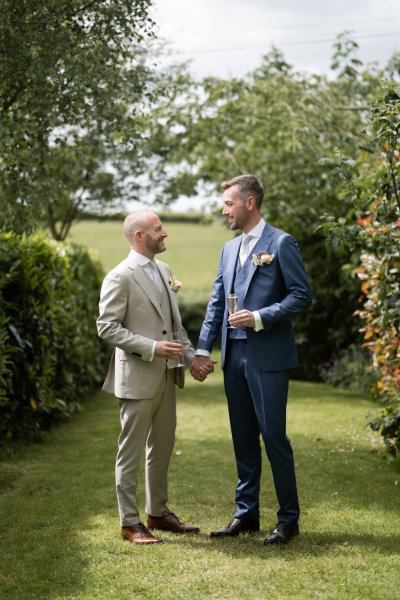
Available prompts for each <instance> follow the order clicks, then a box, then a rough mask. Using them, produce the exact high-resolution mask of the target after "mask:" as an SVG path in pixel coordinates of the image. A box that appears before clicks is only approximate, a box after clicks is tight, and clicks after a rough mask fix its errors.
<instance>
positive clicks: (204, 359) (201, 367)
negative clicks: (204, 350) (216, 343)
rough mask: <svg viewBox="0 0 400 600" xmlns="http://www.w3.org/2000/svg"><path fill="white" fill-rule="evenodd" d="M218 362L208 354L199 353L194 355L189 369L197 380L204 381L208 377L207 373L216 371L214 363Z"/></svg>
mask: <svg viewBox="0 0 400 600" xmlns="http://www.w3.org/2000/svg"><path fill="white" fill-rule="evenodd" d="M216 364H217V363H216V361H215V360H211V358H209V357H208V356H201V355H200V354H197V355H196V356H195V357H194V359H193V362H192V364H191V365H190V369H189V370H190V373H191V375H192V377H193V378H194V379H196V380H197V381H204V380H205V379H206V378H207V375H209V374H210V373H213V372H214V365H216Z"/></svg>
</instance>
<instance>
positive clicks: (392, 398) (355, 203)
mask: <svg viewBox="0 0 400 600" xmlns="http://www.w3.org/2000/svg"><path fill="white" fill-rule="evenodd" d="M399 115H400V88H399V87H398V85H396V84H395V83H394V82H393V83H392V84H390V83H388V87H387V89H386V90H385V92H384V94H383V95H382V96H380V97H379V98H378V99H377V100H376V101H375V102H374V104H373V106H372V110H371V127H370V131H369V136H370V143H369V152H368V153H365V155H362V156H361V157H360V158H359V159H358V161H357V162H355V161H354V162H353V161H351V160H350V161H349V160H346V159H344V158H343V157H341V156H338V161H337V164H336V166H335V170H336V172H337V174H338V177H339V181H340V190H341V194H342V197H343V200H344V203H346V204H348V205H350V207H351V208H352V210H353V213H355V216H356V217H358V218H357V220H356V219H355V218H354V219H352V220H351V219H349V220H348V221H347V220H346V219H341V220H340V219H339V220H336V219H335V218H334V217H332V216H331V217H330V219H328V220H327V221H326V223H325V225H324V228H325V230H326V231H327V233H328V235H329V236H330V239H331V240H333V242H334V243H335V244H336V245H340V244H342V245H344V246H347V247H348V248H349V249H351V250H352V249H354V248H356V249H357V250H358V251H359V252H360V263H359V265H358V267H357V269H355V272H356V274H357V276H358V278H359V279H360V281H361V291H362V295H363V296H362V302H363V306H362V308H361V309H360V310H357V311H356V315H357V316H358V317H359V318H360V319H361V321H362V327H361V329H360V331H361V332H362V334H363V338H364V344H363V345H364V346H365V347H366V348H368V349H369V351H370V361H371V367H373V368H374V369H377V370H378V371H379V373H380V378H379V381H378V382H377V384H376V386H375V390H374V393H375V395H376V396H377V397H379V398H380V399H381V401H382V402H383V403H384V404H385V407H384V409H382V410H381V412H380V414H379V416H378V417H377V418H376V419H374V420H373V421H372V422H371V426H372V427H373V429H375V430H377V429H381V433H382V435H383V437H384V441H385V445H386V448H387V450H388V452H389V453H390V454H391V455H393V456H395V455H396V454H397V452H398V451H399V447H400V408H399V402H400V354H399V347H400V235H399V226H400V152H399V148H400V118H399ZM350 214H351V213H350Z"/></svg>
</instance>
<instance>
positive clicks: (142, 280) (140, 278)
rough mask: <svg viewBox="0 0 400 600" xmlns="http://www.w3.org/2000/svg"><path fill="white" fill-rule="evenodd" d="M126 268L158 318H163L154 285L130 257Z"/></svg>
mask: <svg viewBox="0 0 400 600" xmlns="http://www.w3.org/2000/svg"><path fill="white" fill-rule="evenodd" d="M127 262H128V266H129V268H130V269H132V277H133V279H134V280H135V281H136V283H137V284H138V286H139V287H140V288H142V290H143V291H144V293H145V294H146V296H147V297H148V299H149V300H150V302H151V303H152V304H153V306H154V308H155V309H156V311H157V312H158V313H159V315H160V317H161V318H163V315H162V312H161V306H160V302H159V300H158V298H157V293H156V289H155V285H154V283H153V282H152V281H151V280H150V278H149V277H148V276H147V275H146V273H145V272H144V271H143V269H142V267H141V266H140V265H139V264H138V263H137V262H136V261H135V260H134V258H132V256H131V255H129V256H128V258H127Z"/></svg>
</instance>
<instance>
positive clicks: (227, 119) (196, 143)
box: [149, 35, 383, 377]
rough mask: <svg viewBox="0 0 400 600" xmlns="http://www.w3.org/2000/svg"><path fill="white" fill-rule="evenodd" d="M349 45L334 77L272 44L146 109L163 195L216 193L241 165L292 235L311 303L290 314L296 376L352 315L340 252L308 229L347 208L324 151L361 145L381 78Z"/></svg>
mask: <svg viewBox="0 0 400 600" xmlns="http://www.w3.org/2000/svg"><path fill="white" fill-rule="evenodd" d="M356 49H357V47H356V44H355V43H354V42H352V41H351V40H349V39H348V37H347V36H346V35H343V36H341V37H339V39H338V41H337V44H336V46H335V52H334V56H333V63H334V64H333V66H334V68H335V69H336V77H335V78H334V79H329V78H328V77H325V76H321V75H306V74H302V73H299V72H297V71H295V70H294V69H293V67H291V66H290V65H289V64H288V63H287V62H286V61H285V59H284V57H283V55H282V54H281V53H280V52H279V51H278V50H273V51H272V52H270V53H269V54H268V55H267V56H265V57H264V59H263V62H262V64H261V66H260V67H259V68H258V69H256V70H255V71H254V72H252V73H250V74H249V75H248V76H247V77H245V78H243V79H232V80H221V79H216V78H207V79H205V80H203V81H200V82H193V81H190V79H189V78H188V77H186V78H185V77H183V76H181V79H180V81H181V85H180V86H179V87H178V86H177V87H175V88H174V89H173V91H172V92H171V95H170V98H169V102H168V103H165V104H163V105H160V107H159V109H158V110H157V111H156V112H155V113H154V116H155V118H154V119H153V120H152V130H151V133H150V139H149V155H150V157H151V160H150V165H151V169H150V171H151V173H152V182H156V184H157V185H158V186H159V187H160V197H163V199H164V202H170V201H171V200H173V199H175V198H177V197H178V196H179V195H180V194H186V195H193V194H196V193H199V192H200V193H201V192H202V190H204V189H206V190H207V191H210V190H212V192H215V191H216V189H218V187H219V183H220V182H221V181H222V180H223V179H228V178H230V177H231V176H233V175H237V174H239V173H243V172H251V173H255V174H256V175H257V176H258V177H259V178H260V179H261V180H262V181H263V183H264V185H265V204H264V212H265V216H266V218H267V219H268V220H270V221H271V222H272V223H273V224H274V225H277V226H278V227H282V228H284V229H286V230H288V231H289V232H290V233H292V234H293V235H294V236H295V237H296V238H297V239H298V241H299V243H300V247H301V249H302V253H303V256H304V260H305V262H306V265H307V269H308V271H309V274H310V277H311V282H312V287H313V291H314V297H315V302H314V307H313V310H312V311H309V312H308V313H306V314H305V315H304V316H302V317H301V320H298V321H297V322H296V330H297V338H298V342H299V344H300V347H301V352H302V364H303V371H302V373H298V374H297V375H303V376H305V377H316V376H317V374H318V370H317V366H318V365H319V364H320V363H323V362H325V361H326V360H328V359H329V358H330V356H331V354H332V353H333V352H334V351H335V350H336V349H338V348H341V347H346V346H347V345H348V344H350V342H352V341H353V340H354V338H355V337H356V336H357V331H356V326H355V323H354V320H353V319H352V318H351V314H352V312H353V310H355V308H356V300H357V295H358V289H357V285H356V282H354V280H353V278H352V277H351V274H350V269H348V270H347V271H346V270H343V269H342V268H341V267H342V266H343V265H344V264H346V263H347V262H348V261H349V257H348V255H347V253H345V252H343V253H342V254H341V253H340V252H338V251H336V250H334V249H332V248H327V247H326V244H325V240H324V236H323V235H322V233H321V232H320V231H318V232H315V229H316V228H317V226H318V224H319V223H320V221H319V219H320V215H321V214H322V213H324V212H327V210H328V209H329V211H330V212H331V213H332V214H333V215H335V216H336V217H344V216H345V215H346V213H347V210H348V207H346V206H344V205H343V203H342V202H341V200H340V198H339V197H338V194H337V190H336V187H335V181H334V174H333V173H332V172H331V171H330V170H329V168H327V166H326V164H325V163H324V161H323V158H325V157H329V156H331V157H332V156H334V155H335V152H336V150H335V149H337V150H338V151H340V152H343V153H345V154H348V155H351V156H357V155H358V154H359V153H360V152H361V150H360V147H362V146H363V144H364V143H365V136H363V134H362V133H361V132H362V129H363V126H364V123H365V120H366V114H367V108H368V105H369V103H370V100H371V99H372V97H373V96H374V94H375V93H376V90H377V89H379V86H380V84H381V79H382V75H383V72H382V71H380V70H378V69H377V68H372V67H371V68H369V69H367V68H364V67H363V65H362V64H361V63H360V61H358V60H357V58H356V54H355V53H356ZM155 156H156V157H157V161H155V158H154V157H155Z"/></svg>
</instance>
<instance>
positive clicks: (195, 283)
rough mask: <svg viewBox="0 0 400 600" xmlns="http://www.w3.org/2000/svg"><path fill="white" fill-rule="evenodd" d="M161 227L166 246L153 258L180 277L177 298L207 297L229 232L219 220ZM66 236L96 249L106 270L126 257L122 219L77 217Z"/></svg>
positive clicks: (229, 237) (229, 235) (170, 224)
mask: <svg viewBox="0 0 400 600" xmlns="http://www.w3.org/2000/svg"><path fill="white" fill-rule="evenodd" d="M165 229H166V231H167V233H168V238H167V239H166V246H167V250H166V251H165V252H163V253H162V254H159V255H158V256H157V258H159V259H160V260H163V261H165V262H167V263H168V264H169V265H170V267H171V269H172V272H173V274H174V275H175V276H176V277H177V278H178V279H179V280H180V281H182V283H183V287H182V289H181V290H180V292H179V296H180V298H182V300H186V301H190V300H196V301H198V300H204V301H207V300H208V299H209V297H210V293H211V290H212V284H213V282H214V279H215V275H216V274H217V268H218V259H219V254H220V251H221V246H222V244H223V243H224V242H227V241H228V240H230V239H232V235H233V234H232V232H231V231H230V230H229V229H227V227H225V226H224V225H223V224H222V223H221V222H215V223H212V224H208V225H200V224H194V223H166V224H165ZM68 240H69V241H73V242H77V243H79V244H83V245H86V246H89V247H90V248H93V249H95V250H97V252H98V253H99V256H100V259H101V262H102V263H103V265H104V268H105V270H106V271H109V270H110V269H112V268H113V267H115V265H117V264H118V263H119V262H121V260H123V259H124V258H126V256H127V254H128V252H129V247H128V243H127V241H126V239H125V237H124V236H123V233H122V222H121V223H119V222H114V221H81V222H80V223H77V224H76V225H74V226H73V228H72V230H71V234H70V236H69V238H68Z"/></svg>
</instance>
